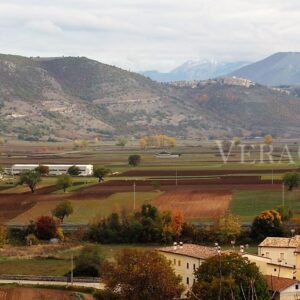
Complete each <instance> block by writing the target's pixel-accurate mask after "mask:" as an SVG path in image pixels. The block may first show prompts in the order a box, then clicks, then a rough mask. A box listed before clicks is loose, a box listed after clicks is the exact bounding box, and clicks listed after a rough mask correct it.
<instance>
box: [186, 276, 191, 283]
mask: <svg viewBox="0 0 300 300" xmlns="http://www.w3.org/2000/svg"><path fill="white" fill-rule="evenodd" d="M186 284H187V285H189V284H190V278H189V277H187V278H186Z"/></svg>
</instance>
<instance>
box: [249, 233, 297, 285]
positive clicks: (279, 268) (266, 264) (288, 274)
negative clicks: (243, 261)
mask: <svg viewBox="0 0 300 300" xmlns="http://www.w3.org/2000/svg"><path fill="white" fill-rule="evenodd" d="M244 256H245V257H247V258H248V259H249V260H250V261H251V262H254V263H256V265H257V266H258V267H259V269H260V271H261V272H262V273H263V274H264V275H267V276H277V277H284V278H290V279H294V280H295V279H297V280H300V236H299V235H296V236H294V237H291V238H282V237H267V238H266V239H265V240H264V241H262V242H261V243H260V244H259V245H258V255H252V254H245V255H244Z"/></svg>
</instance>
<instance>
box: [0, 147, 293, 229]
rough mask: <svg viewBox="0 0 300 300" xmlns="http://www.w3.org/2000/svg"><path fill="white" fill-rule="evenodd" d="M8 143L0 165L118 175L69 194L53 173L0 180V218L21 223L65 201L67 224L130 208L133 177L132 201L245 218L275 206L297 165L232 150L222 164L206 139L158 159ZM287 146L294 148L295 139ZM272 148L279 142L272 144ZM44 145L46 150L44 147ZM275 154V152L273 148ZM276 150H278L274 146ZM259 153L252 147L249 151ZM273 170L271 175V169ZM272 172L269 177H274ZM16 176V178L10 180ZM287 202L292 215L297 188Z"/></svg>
mask: <svg viewBox="0 0 300 300" xmlns="http://www.w3.org/2000/svg"><path fill="white" fill-rule="evenodd" d="M11 146H12V147H9V146H8V145H7V144H5V145H4V146H1V147H2V149H1V156H0V164H2V165H3V166H8V165H10V164H13V163H32V162H37V161H38V162H39V163H43V162H44V163H92V164H94V165H104V166H105V167H108V168H110V169H111V170H113V171H118V172H121V174H120V175H119V176H115V177H107V178H106V180H105V182H104V183H101V184H98V182H97V179H96V178H93V177H89V178H82V177H75V178H74V184H73V186H72V187H71V188H69V190H68V191H67V193H63V191H62V190H60V189H58V188H56V186H55V183H56V178H55V177H44V178H43V181H42V183H41V184H40V185H39V188H38V190H37V192H36V194H34V195H31V194H30V193H29V191H28V188H27V187H26V186H15V185H14V184H11V182H10V183H9V184H7V183H4V182H2V184H1V189H0V205H1V212H0V222H8V223H9V224H23V223H26V222H28V221H29V220H31V219H35V218H37V217H38V216H40V215H41V214H51V211H52V209H53V208H54V207H55V206H56V205H57V203H59V202H60V201H63V200H66V199H67V200H70V201H71V203H72V205H73V207H74V213H73V214H72V215H71V216H69V217H68V218H66V220H65V222H66V223H72V224H73V223H80V224H87V223H89V222H91V221H93V219H95V218H100V217H105V216H107V215H109V214H110V213H112V212H114V211H121V210H122V209H124V210H126V211H129V212H130V211H131V210H132V209H133V182H136V191H137V194H136V201H137V202H136V205H137V207H138V206H140V205H141V204H143V203H152V204H154V205H156V206H157V207H158V208H160V209H163V210H165V209H172V210H178V209H179V210H183V211H184V212H185V218H186V219H187V220H190V221H193V222H194V221H196V222H199V221H200V222H201V221H210V220H213V219H215V218H218V217H220V216H221V215H222V214H224V213H225V211H227V210H231V211H232V212H233V213H235V214H237V215H239V216H240V217H241V221H242V222H250V221H251V220H252V219H253V218H254V217H255V216H256V215H257V213H259V212H260V211H261V210H264V209H269V208H275V207H277V206H278V205H280V201H281V200H280V199H281V198H280V195H281V193H280V191H281V178H282V175H283V174H284V173H285V172H287V171H289V170H293V169H296V168H297V165H289V164H287V163H281V164H279V163H275V164H272V165H271V164H268V163H265V164H255V165H254V164H240V163H238V159H239V153H238V151H236V152H234V153H233V156H232V157H231V158H230V160H229V163H228V164H223V163H222V161H221V159H220V155H219V154H218V149H217V148H216V147H215V146H214V145H213V144H212V143H199V145H183V143H182V144H181V145H179V146H178V147H176V149H173V150H170V151H174V152H180V153H182V155H181V156H180V157H179V158H156V157H155V153H157V152H159V149H148V150H140V149H138V147H137V146H136V145H129V146H128V147H124V148H123V147H117V146H114V145H112V144H104V145H89V146H88V147H87V148H85V149H79V150H74V149H73V148H72V145H70V144H61V145H60V144H59V145H53V144H42V145H40V144H39V143H33V144H24V143H21V144H20V145H19V144H12V145H11ZM291 147H292V149H294V151H296V147H295V146H294V142H293V143H291ZM277 148H280V147H279V145H277ZM46 150H47V151H46ZM275 153H277V152H275ZM278 153H280V152H278ZM130 154H140V155H141V157H142V163H141V164H140V165H139V166H138V167H135V168H132V167H129V166H128V162H127V159H128V156H129V155H130ZM254 156H255V157H258V153H255V154H254ZM272 174H273V175H272ZM272 178H273V183H274V184H271V182H272ZM14 180H15V182H16V181H17V178H14ZM286 197H287V200H286V205H289V206H290V207H291V208H293V209H294V210H295V215H296V216H297V215H298V204H297V199H296V198H297V197H296V194H295V192H291V193H287V196H286Z"/></svg>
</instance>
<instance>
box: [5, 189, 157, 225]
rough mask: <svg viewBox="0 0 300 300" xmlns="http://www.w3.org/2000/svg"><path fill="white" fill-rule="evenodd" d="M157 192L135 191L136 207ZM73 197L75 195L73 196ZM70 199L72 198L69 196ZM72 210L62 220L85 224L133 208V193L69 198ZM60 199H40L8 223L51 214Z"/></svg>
mask: <svg viewBox="0 0 300 300" xmlns="http://www.w3.org/2000/svg"><path fill="white" fill-rule="evenodd" d="M159 195H160V193H159V192H137V193H136V207H137V208H138V207H140V206H141V205H142V204H144V203H149V202H150V201H151V200H152V199H154V198H156V197H158V196H159ZM74 197H75V196H74ZM71 199H72V198H71ZM71 199H70V202H71V204H72V207H73V209H74V212H73V214H72V215H70V216H69V217H66V218H65V220H64V222H65V223H67V224H68V223H71V224H74V223H76V224H80V223H83V224H86V223H89V222H90V221H92V220H93V219H94V218H96V217H98V218H102V217H106V216H108V215H109V214H111V213H112V212H120V211H121V210H123V209H124V210H126V211H131V210H132V209H133V193H116V194H112V195H111V196H109V197H107V198H104V199H98V200H96V199H85V200H71ZM60 202H61V201H58V200H55V201H41V202H38V203H37V204H36V205H35V206H33V207H32V208H30V209H29V210H27V211H25V212H24V213H22V214H20V215H18V216H17V217H16V218H14V219H12V220H11V221H10V222H9V224H27V223H29V221H30V220H36V219H37V218H38V217H39V216H41V215H51V211H52V210H53V209H54V208H55V206H56V205H57V204H58V203H60Z"/></svg>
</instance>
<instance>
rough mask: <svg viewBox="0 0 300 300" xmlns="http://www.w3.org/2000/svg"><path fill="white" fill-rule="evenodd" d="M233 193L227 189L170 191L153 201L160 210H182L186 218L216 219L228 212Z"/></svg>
mask: <svg viewBox="0 0 300 300" xmlns="http://www.w3.org/2000/svg"><path fill="white" fill-rule="evenodd" d="M231 198H232V193H230V192H226V191H206V192H205V191H199V190H185V191H182V190H178V191H170V192H167V193H165V194H163V195H162V196H160V197H158V198H157V199H155V200H154V201H153V205H155V206H156V207H158V208H159V209H160V210H172V211H176V210H181V211H182V212H183V214H184V217H185V219H190V220H191V219H200V218H202V219H215V218H218V217H220V216H222V215H224V213H225V212H226V210H227V209H228V206H229V203H230V201H231Z"/></svg>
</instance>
